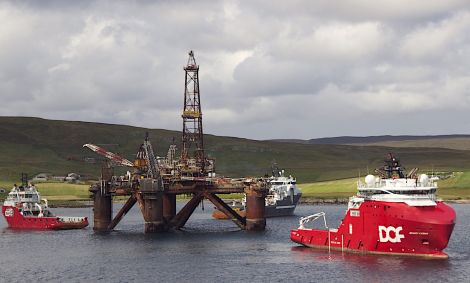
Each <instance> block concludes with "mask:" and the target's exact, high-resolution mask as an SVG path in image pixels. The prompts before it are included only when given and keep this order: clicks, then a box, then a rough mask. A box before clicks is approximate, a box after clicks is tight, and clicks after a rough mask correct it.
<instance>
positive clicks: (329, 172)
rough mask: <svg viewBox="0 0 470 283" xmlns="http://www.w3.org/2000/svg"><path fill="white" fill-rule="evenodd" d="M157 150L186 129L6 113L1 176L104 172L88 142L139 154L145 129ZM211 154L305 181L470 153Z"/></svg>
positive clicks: (237, 146)
mask: <svg viewBox="0 0 470 283" xmlns="http://www.w3.org/2000/svg"><path fill="white" fill-rule="evenodd" d="M146 131H149V133H150V139H151V141H152V144H153V146H154V148H155V151H156V154H158V155H160V156H163V155H166V151H167V149H168V146H169V145H170V143H171V141H172V139H173V138H175V140H177V141H179V140H180V133H179V132H175V131H168V130H158V129H151V130H149V129H145V128H139V127H130V126H122V125H110V124H101V123H87V122H69V121H55V120H45V119H39V118H19V117H0V178H2V179H3V180H18V178H19V174H20V173H21V172H26V173H28V174H29V175H33V174H36V173H39V172H49V173H52V174H56V175H64V174H66V173H68V172H77V173H81V174H88V175H91V176H95V177H97V176H98V175H99V165H98V164H94V165H93V164H88V163H85V162H83V158H84V157H96V155H95V154H94V153H93V152H91V151H89V150H88V149H84V148H82V145H83V144H84V143H94V144H103V146H104V147H106V148H108V149H109V150H111V151H113V152H117V153H119V154H121V155H123V156H124V157H126V158H128V159H131V160H132V159H133V157H134V155H135V153H136V151H137V149H138V147H139V145H140V144H141V143H142V141H143V139H144V136H145V132H146ZM204 138H205V140H204V142H205V147H206V154H207V155H209V156H210V157H213V158H215V159H216V169H217V172H218V173H219V174H223V175H227V176H232V177H239V176H260V175H264V174H265V173H268V172H269V168H270V164H271V161H272V160H276V161H277V163H278V164H279V166H280V167H282V168H284V169H286V172H287V173H288V174H292V175H294V176H296V177H297V179H298V181H299V182H303V183H307V182H316V181H326V180H335V179H343V178H351V177H355V176H357V175H358V173H359V171H360V173H361V174H364V173H366V171H367V170H370V171H371V172H372V171H373V168H376V167H378V166H381V165H382V160H383V158H384V156H385V154H386V153H387V152H389V151H393V152H395V153H396V154H397V155H398V156H399V157H400V158H401V159H402V162H403V164H404V165H405V166H406V167H407V168H412V167H420V168H421V169H423V170H427V171H430V170H431V169H432V168H433V169H434V170H439V171H469V170H470V151H466V150H452V149H445V148H387V147H380V146H350V145H315V144H297V143H279V142H273V141H255V140H248V139H242V138H232V137H217V136H213V135H205V137H204Z"/></svg>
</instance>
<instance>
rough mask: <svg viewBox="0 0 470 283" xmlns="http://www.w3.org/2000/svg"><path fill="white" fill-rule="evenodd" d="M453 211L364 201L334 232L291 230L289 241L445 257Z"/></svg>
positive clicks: (307, 244) (443, 207)
mask: <svg viewBox="0 0 470 283" xmlns="http://www.w3.org/2000/svg"><path fill="white" fill-rule="evenodd" d="M455 219H456V215H455V211H454V209H453V208H452V207H450V206H448V205H446V204H445V203H443V202H437V205H436V206H409V205H407V204H405V203H397V202H385V201H364V202H363V203H362V204H361V206H360V207H359V208H358V209H353V208H351V209H349V210H348V211H347V212H346V215H345V216H344V219H343V220H342V221H341V224H340V225H339V227H338V229H333V230H323V229H300V228H299V229H294V230H292V231H291V233H290V238H291V240H292V241H294V242H296V243H299V244H301V245H304V246H307V247H313V248H322V249H328V248H329V247H330V248H331V249H333V250H343V251H348V252H363V253H372V254H394V255H412V256H427V257H437V258H447V257H448V256H447V254H446V253H444V252H443V250H444V249H445V248H446V247H447V243H448V242H449V238H450V236H451V234H452V230H453V228H454V225H455Z"/></svg>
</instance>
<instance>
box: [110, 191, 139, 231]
mask: <svg viewBox="0 0 470 283" xmlns="http://www.w3.org/2000/svg"><path fill="white" fill-rule="evenodd" d="M136 202H137V199H136V198H135V197H134V196H131V197H130V198H129V199H128V200H127V201H126V203H125V204H124V205H123V206H122V208H121V210H119V212H118V213H117V214H116V216H114V219H113V221H111V223H110V224H109V226H108V229H109V230H113V229H114V227H116V225H118V223H119V222H120V221H121V219H122V217H123V216H124V215H126V214H127V212H129V210H130V209H131V208H132V207H133V206H134V204H135V203H136Z"/></svg>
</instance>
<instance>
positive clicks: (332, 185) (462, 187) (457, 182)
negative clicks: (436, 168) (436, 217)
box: [299, 172, 470, 199]
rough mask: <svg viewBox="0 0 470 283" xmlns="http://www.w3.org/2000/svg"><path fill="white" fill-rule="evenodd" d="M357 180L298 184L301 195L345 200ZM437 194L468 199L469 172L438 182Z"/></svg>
mask: <svg viewBox="0 0 470 283" xmlns="http://www.w3.org/2000/svg"><path fill="white" fill-rule="evenodd" d="M356 183H357V178H349V179H342V180H335V181H326V182H316V183H305V184H300V185H299V186H300V188H301V189H302V192H303V195H304V196H305V197H312V198H346V197H349V196H352V195H353V194H355V193H356ZM438 187H439V189H438V194H439V197H441V198H443V199H470V172H457V173H455V174H454V176H453V177H451V178H448V179H446V180H442V181H438Z"/></svg>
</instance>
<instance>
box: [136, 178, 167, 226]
mask: <svg viewBox="0 0 470 283" xmlns="http://www.w3.org/2000/svg"><path fill="white" fill-rule="evenodd" d="M140 188H141V189H140V191H141V193H142V198H143V200H144V220H145V230H144V231H145V233H156V232H163V231H166V230H167V227H166V225H165V219H164V218H163V186H162V183H161V179H160V178H159V179H157V180H153V179H142V180H141V181H140Z"/></svg>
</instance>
